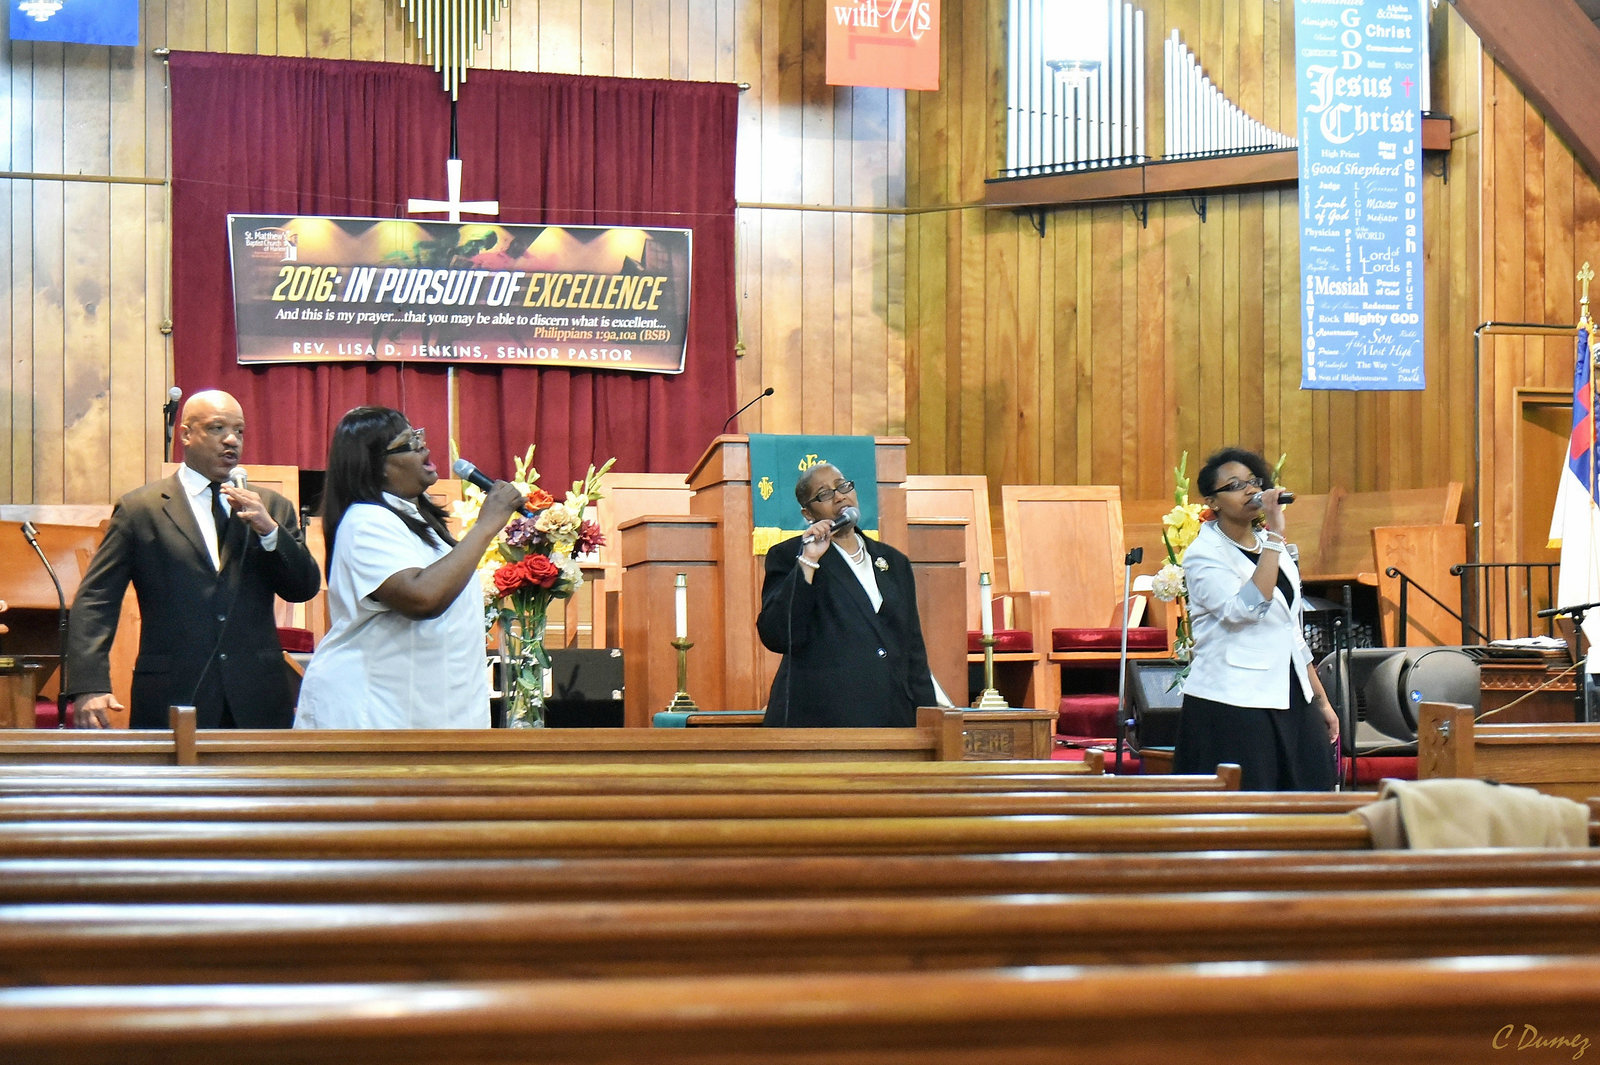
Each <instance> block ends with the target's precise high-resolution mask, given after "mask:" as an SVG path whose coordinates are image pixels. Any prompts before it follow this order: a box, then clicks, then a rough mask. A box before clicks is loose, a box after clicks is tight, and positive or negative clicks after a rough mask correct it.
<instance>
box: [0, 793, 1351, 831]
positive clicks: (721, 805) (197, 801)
mask: <svg viewBox="0 0 1600 1065" xmlns="http://www.w3.org/2000/svg"><path fill="white" fill-rule="evenodd" d="M1369 801H1371V796H1370V795H1360V794H1355V793H1346V794H1338V793H1331V792H1226V791H1224V792H1192V791H1173V792H1162V791H1152V792H1128V793H1122V794H1104V793H1100V794H1097V793H1093V792H1087V793H1082V792H1080V793H1071V792H1054V793H1051V792H1045V793H1025V792H1024V793H1015V792H1012V793H987V794H985V793H979V794H965V795H962V794H940V793H913V794H892V793H891V794H874V795H867V794H865V793H862V792H854V793H846V794H840V795H828V794H815V793H812V794H804V793H802V794H795V793H786V792H767V793H759V794H742V795H729V794H725V795H698V794H688V795H582V796H566V795H540V796H524V795H517V796H394V795H384V796H366V795H343V796H303V795H292V796H248V797H245V796H211V795H206V796H194V795H184V796H176V795H157V796H134V795H95V796H87V797H86V796H79V795H71V796H64V795H27V796H0V823H11V822H22V821H141V822H172V821H267V822H272V823H279V822H322V821H540V820H568V821H638V820H649V819H655V820H662V821H682V820H691V819H714V818H744V819H756V818H784V819H794V818H813V817H842V818H854V817H878V818H884V817H897V818H898V817H1032V816H1044V815H1057V814H1071V815H1075V816H1080V817H1085V816H1107V815H1129V814H1139V815H1148V814H1188V813H1229V814H1245V813H1344V812H1347V811H1349V810H1353V809H1355V808H1357V807H1358V806H1361V805H1363V804H1365V803H1367V802H1369Z"/></svg>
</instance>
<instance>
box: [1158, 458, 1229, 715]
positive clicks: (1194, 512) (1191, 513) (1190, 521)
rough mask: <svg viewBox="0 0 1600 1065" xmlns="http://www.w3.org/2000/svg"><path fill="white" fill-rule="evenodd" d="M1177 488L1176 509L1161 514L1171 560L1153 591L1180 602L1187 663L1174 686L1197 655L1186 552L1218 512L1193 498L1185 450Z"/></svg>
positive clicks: (1181, 645)
mask: <svg viewBox="0 0 1600 1065" xmlns="http://www.w3.org/2000/svg"><path fill="white" fill-rule="evenodd" d="M1172 472H1173V475H1174V484H1175V488H1174V491H1173V493H1172V504H1173V505H1172V509H1171V510H1169V511H1167V512H1166V514H1164V515H1162V518H1161V543H1162V544H1163V545H1164V546H1165V547H1166V549H1167V561H1166V563H1165V564H1164V565H1162V567H1161V569H1160V571H1159V572H1157V573H1156V576H1155V581H1154V583H1153V587H1152V589H1151V590H1152V592H1153V593H1154V594H1155V597H1156V598H1157V599H1159V600H1161V601H1162V602H1163V603H1176V604H1177V606H1176V608H1175V609H1176V610H1177V612H1178V622H1177V625H1176V626H1175V627H1174V630H1173V639H1172V655H1173V657H1174V658H1176V659H1177V660H1178V661H1180V662H1182V663H1184V666H1183V668H1182V669H1181V670H1179V671H1178V676H1177V677H1176V678H1175V679H1174V681H1173V686H1174V687H1176V686H1177V684H1179V683H1181V682H1182V680H1183V675H1184V674H1185V673H1187V672H1188V671H1189V666H1188V663H1189V659H1190V658H1192V657H1193V655H1194V633H1193V632H1192V631H1191V630H1190V628H1189V586H1188V583H1187V581H1185V579H1184V575H1183V555H1184V552H1185V551H1187V550H1189V545H1190V544H1192V543H1194V538H1195V537H1196V536H1198V535H1200V523H1201V522H1205V521H1211V520H1212V519H1213V518H1214V517H1215V516H1216V515H1214V514H1212V513H1211V508H1209V507H1205V506H1202V505H1201V504H1199V503H1191V502H1189V453H1188V452H1187V451H1185V452H1184V453H1183V455H1182V457H1180V458H1179V459H1178V465H1177V466H1176V467H1174V468H1173V471H1172Z"/></svg>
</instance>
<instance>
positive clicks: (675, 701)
mask: <svg viewBox="0 0 1600 1065" xmlns="http://www.w3.org/2000/svg"><path fill="white" fill-rule="evenodd" d="M672 646H674V647H676V648H677V649H678V691H677V693H676V694H675V695H673V697H672V702H670V703H668V704H667V709H668V710H698V709H700V708H699V707H698V706H696V705H695V703H694V700H693V699H691V698H689V648H691V647H693V646H694V644H692V643H690V642H689V641H688V640H686V639H684V638H683V637H681V636H680V637H678V638H677V639H675V640H673V641H672Z"/></svg>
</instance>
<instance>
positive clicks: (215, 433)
mask: <svg viewBox="0 0 1600 1065" xmlns="http://www.w3.org/2000/svg"><path fill="white" fill-rule="evenodd" d="M189 428H191V429H198V430H199V431H200V432H202V433H205V434H206V435H207V436H209V437H211V438H212V439H213V440H226V439H227V438H228V437H229V436H230V435H232V436H237V437H239V438H240V439H243V438H244V426H243V425H242V424H239V423H235V422H209V423H207V424H205V425H191V426H189Z"/></svg>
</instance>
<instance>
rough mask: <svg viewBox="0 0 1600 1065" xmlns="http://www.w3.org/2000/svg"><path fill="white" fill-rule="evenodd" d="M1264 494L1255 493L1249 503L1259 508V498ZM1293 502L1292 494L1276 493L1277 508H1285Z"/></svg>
mask: <svg viewBox="0 0 1600 1065" xmlns="http://www.w3.org/2000/svg"><path fill="white" fill-rule="evenodd" d="M1264 494H1265V493H1264V492H1257V493H1256V494H1255V495H1253V496H1251V497H1250V502H1251V503H1252V504H1254V505H1256V506H1260V505H1261V497H1262V496H1263V495H1264ZM1293 502H1294V493H1293V492H1279V493H1278V506H1280V507H1286V506H1288V505H1289V504H1290V503H1293Z"/></svg>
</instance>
